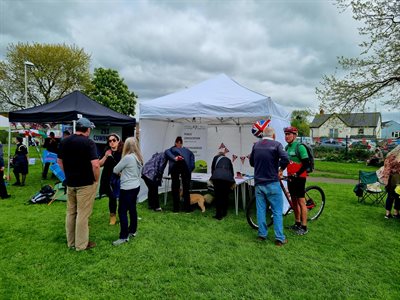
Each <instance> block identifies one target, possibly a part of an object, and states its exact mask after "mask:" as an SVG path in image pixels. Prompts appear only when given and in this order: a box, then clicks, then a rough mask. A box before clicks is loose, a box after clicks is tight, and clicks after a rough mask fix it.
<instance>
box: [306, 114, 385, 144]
mask: <svg viewBox="0 0 400 300" xmlns="http://www.w3.org/2000/svg"><path fill="white" fill-rule="evenodd" d="M381 122H382V116H381V114H380V113H377V112H376V113H353V114H336V113H333V114H324V112H323V111H321V113H320V114H319V115H316V116H315V117H314V120H313V121H312V122H311V124H310V132H311V138H312V139H315V138H322V137H327V138H346V136H347V137H348V138H374V139H375V138H381V135H382V127H381Z"/></svg>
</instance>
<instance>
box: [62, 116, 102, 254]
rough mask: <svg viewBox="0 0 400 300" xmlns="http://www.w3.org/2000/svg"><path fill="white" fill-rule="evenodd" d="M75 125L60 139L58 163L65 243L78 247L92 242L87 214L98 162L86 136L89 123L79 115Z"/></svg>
mask: <svg viewBox="0 0 400 300" xmlns="http://www.w3.org/2000/svg"><path fill="white" fill-rule="evenodd" d="M75 128H76V133H75V134H73V135H71V136H69V137H67V138H65V139H64V140H63V141H62V142H61V145H60V150H59V155H58V164H59V165H60V167H61V169H63V170H64V173H65V178H66V179H65V180H66V185H67V195H68V200H67V218H66V232H67V244H68V247H69V248H75V249H76V250H77V251H81V250H87V249H90V248H93V247H95V246H96V244H95V243H94V242H90V241H89V217H90V215H91V214H92V211H93V204H94V199H95V197H96V191H97V183H98V181H99V176H100V164H99V159H98V156H97V150H96V144H95V143H94V142H93V141H92V140H90V139H89V138H88V137H89V135H90V131H91V129H92V128H94V125H93V123H92V122H90V121H89V120H88V119H86V118H80V119H79V120H78V121H77V122H76V126H75Z"/></svg>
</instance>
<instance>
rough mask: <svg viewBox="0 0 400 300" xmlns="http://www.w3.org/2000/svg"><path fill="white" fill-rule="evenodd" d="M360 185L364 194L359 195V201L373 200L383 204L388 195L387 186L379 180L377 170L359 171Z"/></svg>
mask: <svg viewBox="0 0 400 300" xmlns="http://www.w3.org/2000/svg"><path fill="white" fill-rule="evenodd" d="M358 185H359V187H360V188H361V189H362V195H361V194H360V196H358V202H360V203H366V201H367V200H371V201H372V203H373V204H383V201H384V199H385V196H386V190H385V187H384V186H383V185H382V184H381V183H380V182H379V181H378V176H376V172H374V171H373V172H368V171H361V170H360V171H359V175H358Z"/></svg>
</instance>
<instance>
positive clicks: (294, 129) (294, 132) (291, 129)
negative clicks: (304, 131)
mask: <svg viewBox="0 0 400 300" xmlns="http://www.w3.org/2000/svg"><path fill="white" fill-rule="evenodd" d="M283 131H284V132H285V133H286V132H288V133H293V134H298V133H299V131H298V130H297V128H296V127H293V126H289V127H286V128H284V129H283Z"/></svg>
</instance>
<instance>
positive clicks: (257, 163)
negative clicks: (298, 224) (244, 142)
mask: <svg viewBox="0 0 400 300" xmlns="http://www.w3.org/2000/svg"><path fill="white" fill-rule="evenodd" d="M288 164H289V158H288V155H287V153H286V152H285V150H283V147H282V144H281V143H279V142H278V141H275V130H274V129H273V128H272V127H266V128H265V129H264V131H263V138H262V140H260V141H258V142H257V143H255V144H254V146H253V149H252V151H251V154H250V165H251V166H252V167H254V179H255V186H256V205H257V222H258V237H257V240H259V241H264V240H265V239H266V238H267V235H268V228H267V222H266V217H265V216H266V210H267V201H266V200H267V199H268V202H269V203H270V205H271V210H272V214H273V217H274V231H275V245H276V246H282V245H284V244H286V243H287V239H286V237H285V235H284V234H283V216H282V214H283V198H282V189H281V187H280V183H279V177H280V176H282V172H283V170H285V169H286V167H287V165H288Z"/></svg>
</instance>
